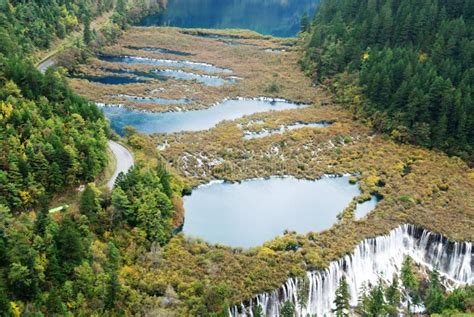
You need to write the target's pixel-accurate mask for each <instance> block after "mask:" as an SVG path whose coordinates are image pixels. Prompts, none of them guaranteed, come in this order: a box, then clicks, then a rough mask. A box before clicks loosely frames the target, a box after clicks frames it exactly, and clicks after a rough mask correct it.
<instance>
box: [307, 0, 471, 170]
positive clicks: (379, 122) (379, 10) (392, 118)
mask: <svg viewBox="0 0 474 317" xmlns="http://www.w3.org/2000/svg"><path fill="white" fill-rule="evenodd" d="M473 16H474V2H473V1H470V0H456V1H452V0H423V1H418V0H403V1H402V0H362V1H351V0H335V1H332V0H328V1H323V2H322V3H321V6H320V8H319V10H318V13H317V15H316V17H315V19H314V21H313V22H312V24H311V25H309V23H307V22H306V21H303V25H302V28H303V31H304V38H305V40H306V49H305V56H304V58H303V60H302V65H303V67H304V69H305V70H306V71H307V72H308V74H310V75H311V76H313V77H314V79H315V80H316V81H318V82H325V83H327V84H329V85H330V86H331V88H333V89H334V90H335V91H336V95H337V96H338V97H339V99H340V100H342V101H344V102H346V103H347V104H348V105H350V106H351V107H352V108H353V109H354V112H355V113H356V115H357V116H359V117H363V118H366V119H367V121H368V123H369V124H370V125H371V126H373V127H374V128H375V129H376V130H377V131H379V132H384V133H387V134H390V135H391V137H392V138H394V139H396V140H399V141H402V142H410V143H414V144H419V145H422V146H426V147H430V148H437V149H441V150H444V151H446V152H448V153H450V154H455V155H458V156H460V157H462V158H464V159H466V160H468V161H469V162H471V163H473V161H474V156H473V154H474V101H473V100H474V99H473V97H474V96H473V84H474V63H473V59H474V38H473V32H474V18H473Z"/></svg>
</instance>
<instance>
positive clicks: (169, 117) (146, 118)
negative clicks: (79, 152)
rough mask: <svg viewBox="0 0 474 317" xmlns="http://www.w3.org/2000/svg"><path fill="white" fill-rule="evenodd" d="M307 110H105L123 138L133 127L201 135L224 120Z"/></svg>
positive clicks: (278, 103) (259, 106)
mask: <svg viewBox="0 0 474 317" xmlns="http://www.w3.org/2000/svg"><path fill="white" fill-rule="evenodd" d="M298 107H304V106H303V105H298V104H295V103H291V102H287V101H284V100H266V99H235V100H234V99H233V100H226V101H223V102H220V103H219V104H217V105H215V106H212V107H210V108H208V109H204V110H193V111H184V112H160V113H152V112H144V111H137V110H132V109H128V108H125V107H117V106H102V107H101V109H102V111H103V112H104V114H105V116H106V117H107V118H108V119H109V120H110V125H111V127H112V128H113V129H114V130H115V131H116V132H117V133H118V134H123V128H124V127H125V126H132V127H134V128H135V129H137V130H138V131H140V132H144V133H172V132H179V131H199V130H207V129H210V128H212V127H214V126H215V125H216V124H217V123H219V122H221V121H223V120H234V119H237V118H240V117H242V116H245V115H250V114H253V113H257V112H266V111H271V110H275V111H278V110H286V109H295V108H298Z"/></svg>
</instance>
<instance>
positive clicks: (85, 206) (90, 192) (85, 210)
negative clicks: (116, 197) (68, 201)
mask: <svg viewBox="0 0 474 317" xmlns="http://www.w3.org/2000/svg"><path fill="white" fill-rule="evenodd" d="M100 210H101V205H100V191H99V190H98V189H97V187H96V186H95V184H94V183H90V184H88V185H87V186H86V188H85V190H84V192H83V193H82V196H81V200H80V202H79V211H80V212H81V213H82V214H84V215H86V216H87V218H89V221H90V222H91V223H92V224H97V214H98V213H99V212H100Z"/></svg>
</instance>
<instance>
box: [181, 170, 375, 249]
mask: <svg viewBox="0 0 474 317" xmlns="http://www.w3.org/2000/svg"><path fill="white" fill-rule="evenodd" d="M359 194H360V189H359V187H358V185H351V184H350V183H349V180H348V177H347V176H343V177H327V176H326V177H323V178H321V179H319V180H315V181H310V180H299V179H296V178H293V177H285V178H278V177H274V178H269V179H257V180H248V181H243V182H241V183H233V184H231V183H222V182H213V183H210V184H208V185H204V186H201V187H198V188H196V189H195V190H193V192H192V194H191V196H187V197H185V198H184V208H185V210H186V218H185V221H184V227H183V232H184V233H185V234H187V235H189V236H191V237H201V238H203V239H204V240H206V241H208V242H210V243H222V244H225V245H229V246H233V247H244V248H248V247H254V246H259V245H262V244H263V243H264V242H265V241H268V240H271V239H273V238H275V237H276V236H278V235H281V234H282V233H283V232H284V230H286V229H288V230H293V231H296V232H298V233H301V234H305V233H308V232H310V231H322V230H325V229H329V228H330V227H331V226H332V225H333V224H335V223H336V221H337V218H336V217H337V215H338V214H339V213H340V212H342V211H343V210H344V208H346V207H347V206H348V205H349V203H350V202H351V201H352V199H353V198H354V197H356V196H358V195H359ZM362 205H365V203H364V204H362ZM373 208H375V204H374V205H369V207H368V208H365V213H368V212H370V211H371V210H372V209H373Z"/></svg>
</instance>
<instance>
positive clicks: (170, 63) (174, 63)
mask: <svg viewBox="0 0 474 317" xmlns="http://www.w3.org/2000/svg"><path fill="white" fill-rule="evenodd" d="M98 58H99V59H100V60H101V61H105V62H109V63H124V64H130V65H133V64H142V65H151V66H158V67H160V66H161V67H176V68H189V69H193V70H201V71H204V72H207V73H211V74H213V73H231V72H232V71H231V70H230V69H226V68H221V67H216V66H214V65H211V64H207V63H197V62H191V61H186V60H184V61H181V60H171V59H162V58H149V57H141V56H118V55H99V56H98Z"/></svg>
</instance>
